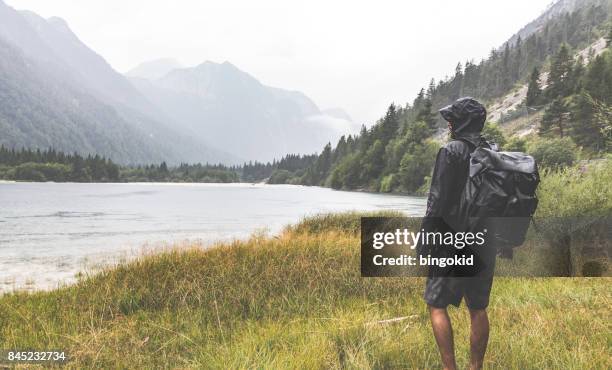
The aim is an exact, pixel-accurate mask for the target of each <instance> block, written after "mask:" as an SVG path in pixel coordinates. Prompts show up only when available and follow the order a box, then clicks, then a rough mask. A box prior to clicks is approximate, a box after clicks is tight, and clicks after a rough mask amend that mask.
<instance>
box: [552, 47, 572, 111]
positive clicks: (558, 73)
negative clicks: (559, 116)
mask: <svg viewBox="0 0 612 370" xmlns="http://www.w3.org/2000/svg"><path fill="white" fill-rule="evenodd" d="M571 70H572V56H571V55H570V51H569V48H568V47H567V45H566V44H562V45H561V47H560V48H559V51H558V52H557V54H555V57H554V58H553V61H552V64H551V66H550V73H549V74H548V87H547V88H546V93H547V94H548V96H549V97H550V98H551V99H555V98H559V97H564V96H567V95H568V94H569V93H570V91H569V89H568V86H567V80H568V77H569V75H570V73H571Z"/></svg>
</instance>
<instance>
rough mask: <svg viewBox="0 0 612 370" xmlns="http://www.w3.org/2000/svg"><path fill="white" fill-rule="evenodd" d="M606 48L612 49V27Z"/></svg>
mask: <svg viewBox="0 0 612 370" xmlns="http://www.w3.org/2000/svg"><path fill="white" fill-rule="evenodd" d="M606 46H607V47H612V26H610V29H609V30H608V34H607V35H606Z"/></svg>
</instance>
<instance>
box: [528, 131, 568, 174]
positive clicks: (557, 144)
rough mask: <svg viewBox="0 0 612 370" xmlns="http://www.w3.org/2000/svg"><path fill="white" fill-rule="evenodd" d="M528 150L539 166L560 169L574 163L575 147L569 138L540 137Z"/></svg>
mask: <svg viewBox="0 0 612 370" xmlns="http://www.w3.org/2000/svg"><path fill="white" fill-rule="evenodd" d="M528 151H529V153H530V154H531V155H533V157H534V158H535V160H536V161H537V163H538V166H539V167H540V168H550V169H561V168H564V167H568V166H571V165H572V164H574V161H575V160H576V151H577V147H576V145H575V144H574V142H573V141H572V140H571V139H570V138H554V139H540V140H537V141H535V142H534V143H533V144H532V145H530V146H529V148H528Z"/></svg>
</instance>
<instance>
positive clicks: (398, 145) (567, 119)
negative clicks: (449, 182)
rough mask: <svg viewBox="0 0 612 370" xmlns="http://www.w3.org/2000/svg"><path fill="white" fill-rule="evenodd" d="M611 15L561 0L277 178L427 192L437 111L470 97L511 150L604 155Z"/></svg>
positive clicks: (600, 6)
mask: <svg viewBox="0 0 612 370" xmlns="http://www.w3.org/2000/svg"><path fill="white" fill-rule="evenodd" d="M611 15H612V1H610V0H578V1H565V0H560V1H559V2H556V3H555V4H553V5H552V6H550V7H549V8H548V9H547V10H546V11H545V12H544V13H543V14H542V15H541V16H540V17H539V18H538V19H537V20H536V21H534V22H532V23H531V24H530V25H529V26H528V27H526V28H524V29H523V30H522V31H521V32H519V33H518V34H517V35H515V36H513V38H512V39H510V40H508V41H507V42H505V43H504V44H503V45H502V47H501V48H499V49H493V50H492V51H491V54H490V55H489V57H488V58H487V59H483V60H481V61H480V62H478V63H475V62H474V61H472V60H468V61H466V62H465V63H458V64H457V67H456V69H455V73H454V74H453V75H452V76H451V77H449V78H446V79H444V80H441V81H438V82H436V81H434V80H433V79H432V80H431V83H430V85H429V87H428V88H427V89H421V91H420V92H419V93H418V94H417V97H416V98H415V99H414V101H412V102H411V103H407V104H405V105H404V106H398V105H395V104H392V105H391V106H390V107H389V109H388V110H387V112H386V114H385V115H384V116H383V117H382V118H381V119H380V120H378V121H377V122H376V123H375V124H374V125H372V126H370V127H369V128H366V127H362V130H361V132H360V133H359V135H348V136H345V137H342V138H341V139H340V140H339V141H338V142H337V144H336V145H335V146H331V145H329V146H325V147H323V148H322V150H321V151H320V152H319V155H318V157H317V158H316V159H313V160H310V161H309V163H307V164H306V166H295V167H292V168H290V169H280V168H279V169H277V171H276V172H274V173H272V175H271V178H270V180H271V181H272V182H275V183H294V184H305V185H321V186H329V187H332V188H336V189H347V190H355V189H356V190H368V191H380V192H401V193H421V194H422V193H424V192H426V191H427V185H428V176H429V175H430V173H431V171H432V168H433V164H434V159H435V155H436V153H437V150H438V148H439V146H440V142H444V141H446V140H447V131H448V130H447V129H446V123H445V122H442V118H441V117H440V116H439V114H437V110H438V109H439V108H441V107H442V106H445V105H447V104H450V103H452V102H453V101H455V100H456V99H457V98H459V97H462V96H472V97H474V98H476V99H478V100H480V101H481V102H483V103H484V104H485V106H487V108H488V112H489V114H488V122H489V123H488V124H487V125H486V126H485V130H484V135H485V136H486V137H488V138H489V139H491V140H494V141H497V142H498V144H500V145H501V146H502V149H504V150H509V151H513V150H514V151H523V152H525V151H527V152H529V153H531V154H533V155H534V157H536V160H537V161H538V162H540V163H542V164H543V163H549V164H551V163H553V162H555V161H559V162H558V163H561V164H560V165H561V166H563V165H567V164H571V163H572V162H573V161H574V160H576V159H581V158H592V157H598V156H601V155H603V154H605V153H606V152H609V151H610V150H611V146H610V145H611V144H610V142H611V139H612V138H611V137H610V132H612V114H611V113H610V112H612V108H611V106H612V90H611V89H610V86H612V52H610V51H609V45H610V40H611V38H612V17H611ZM523 37H524V38H523ZM568 140H569V141H568ZM564 148H565V149H564ZM553 153H556V154H553ZM552 157H554V158H555V160H553V161H552V162H551V160H550V158H552ZM578 157H581V158H578ZM303 163H306V162H303ZM554 166H557V164H554Z"/></svg>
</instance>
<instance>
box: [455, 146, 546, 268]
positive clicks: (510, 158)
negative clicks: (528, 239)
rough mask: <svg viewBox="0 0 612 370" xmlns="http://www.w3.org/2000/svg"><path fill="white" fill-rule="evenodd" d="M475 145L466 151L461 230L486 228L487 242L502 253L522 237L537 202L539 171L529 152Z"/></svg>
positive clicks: (459, 213)
mask: <svg viewBox="0 0 612 370" xmlns="http://www.w3.org/2000/svg"><path fill="white" fill-rule="evenodd" d="M495 149H496V147H495V146H490V147H489V148H487V147H484V146H482V145H480V146H478V147H477V148H476V149H475V150H474V151H473V152H472V154H471V155H470V164H469V175H468V177H467V182H466V184H465V187H464V190H463V193H462V194H461V198H460V201H459V209H458V211H459V212H458V216H459V219H460V220H463V222H465V224H464V225H462V227H463V228H464V230H474V231H476V230H487V231H486V238H487V241H488V245H492V246H494V247H497V248H498V250H499V251H500V254H501V255H502V256H503V257H512V248H514V247H517V246H520V245H521V244H523V242H524V241H525V236H526V234H527V229H528V228H529V222H530V221H531V217H532V216H533V214H534V212H535V210H536V207H537V206H538V198H537V197H536V189H537V187H538V184H539V182H540V175H539V173H538V168H537V165H536V163H535V160H534V158H533V157H532V156H530V155H527V154H525V153H519V152H498V151H496V150H495Z"/></svg>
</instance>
